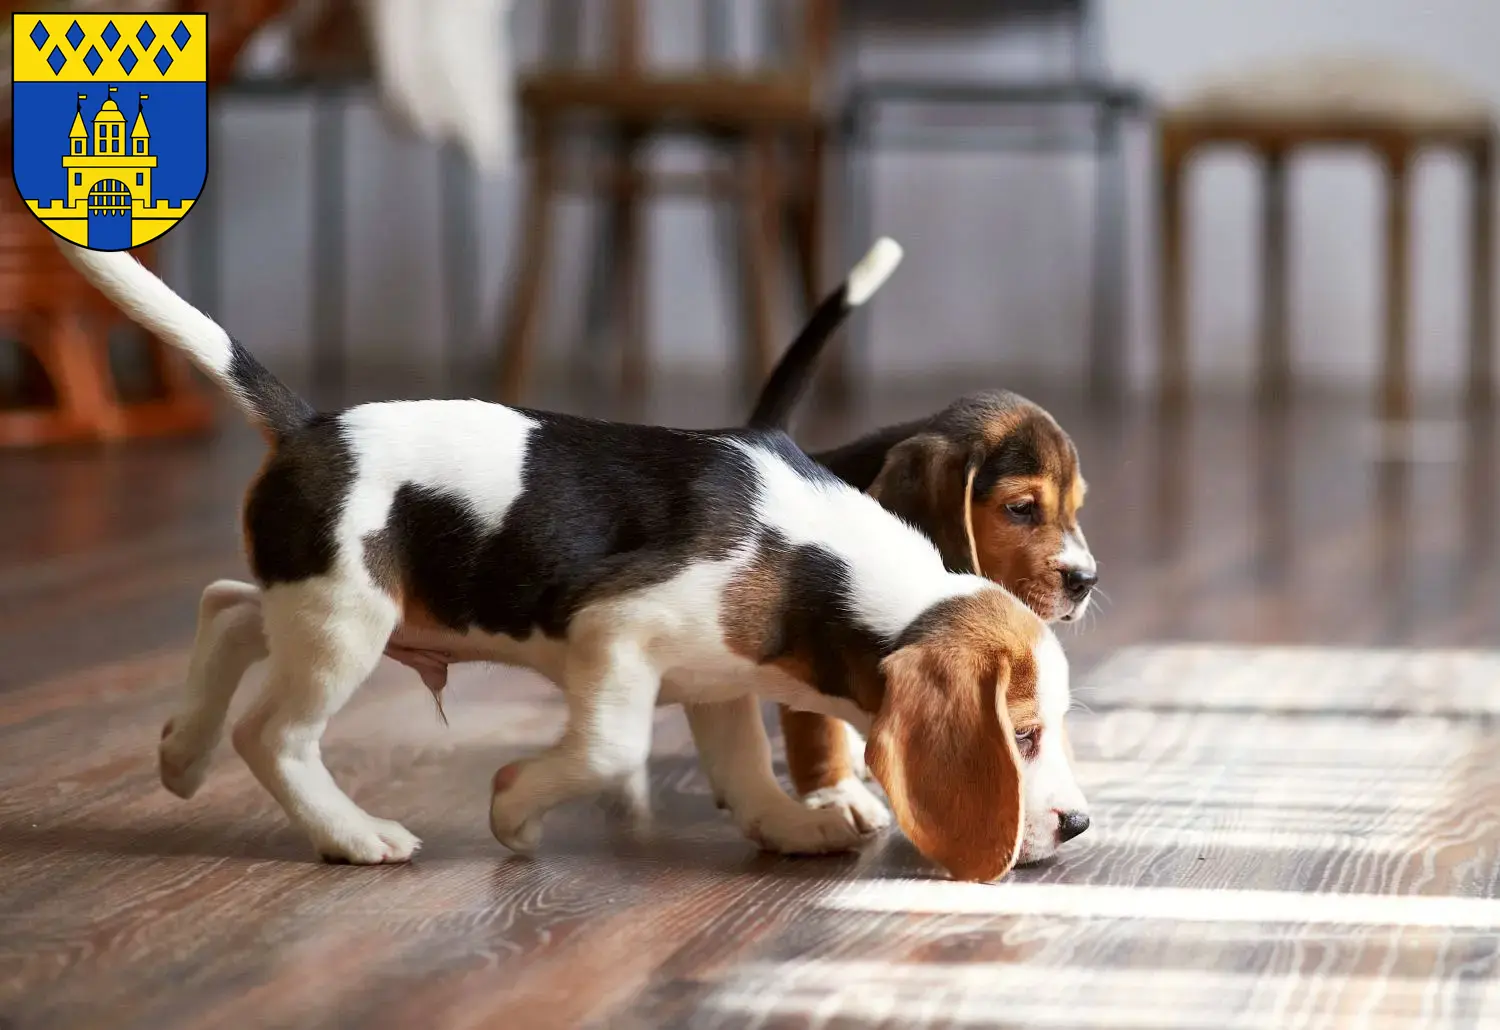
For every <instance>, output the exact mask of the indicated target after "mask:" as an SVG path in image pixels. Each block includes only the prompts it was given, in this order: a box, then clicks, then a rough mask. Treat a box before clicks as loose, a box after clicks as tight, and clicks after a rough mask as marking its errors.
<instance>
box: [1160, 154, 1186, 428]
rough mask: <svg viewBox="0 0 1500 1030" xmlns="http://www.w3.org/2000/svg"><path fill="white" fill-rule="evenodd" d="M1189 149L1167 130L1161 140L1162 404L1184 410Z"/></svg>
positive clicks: (1168, 407)
mask: <svg viewBox="0 0 1500 1030" xmlns="http://www.w3.org/2000/svg"><path fill="white" fill-rule="evenodd" d="M1186 156H1187V155H1186V153H1185V148H1184V145H1183V144H1182V142H1180V141H1179V140H1178V139H1177V137H1176V134H1175V133H1173V132H1172V131H1171V130H1170V129H1167V128H1163V130H1162V140H1161V187H1160V188H1161V198H1160V203H1161V209H1160V212H1159V213H1158V217H1159V218H1160V226H1159V229H1160V239H1161V281H1160V284H1159V289H1160V298H1159V303H1160V306H1161V310H1160V313H1159V316H1158V317H1159V318H1160V319H1161V344H1160V346H1161V371H1160V375H1161V402H1162V405H1163V406H1164V407H1166V408H1167V409H1169V410H1170V409H1180V408H1182V407H1183V406H1184V404H1185V403H1186V401H1187V380H1188V374H1187V338H1186V325H1185V321H1186V314H1187V313H1186V310H1185V308H1186V296H1185V287H1186V283H1185V279H1186V275H1185V269H1184V268H1183V260H1182V250H1183V239H1182V235H1183V228H1184V227H1183V224H1182V221H1183V219H1182V214H1183V212H1182V206H1183V204H1182V172H1183V164H1184V162H1185V160H1186Z"/></svg>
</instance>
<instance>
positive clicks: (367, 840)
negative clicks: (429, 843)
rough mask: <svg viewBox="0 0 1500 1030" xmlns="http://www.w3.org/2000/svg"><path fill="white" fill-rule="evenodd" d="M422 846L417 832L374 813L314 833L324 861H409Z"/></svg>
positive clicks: (317, 847)
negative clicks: (371, 815) (377, 816)
mask: <svg viewBox="0 0 1500 1030" xmlns="http://www.w3.org/2000/svg"><path fill="white" fill-rule="evenodd" d="M421 846H422V842H421V841H420V840H418V839H417V836H416V834H414V833H412V832H411V831H410V830H408V829H407V828H406V827H404V826H402V825H401V824H400V823H398V822H393V821H392V820H390V819H376V818H373V817H366V818H365V819H363V820H359V821H351V822H349V823H347V824H338V825H332V826H327V827H323V828H321V829H320V830H319V831H318V832H317V833H315V834H314V836H313V847H314V848H315V849H316V850H317V852H318V856H319V857H320V858H322V859H323V861H325V862H334V863H348V864H349V865H388V864H394V863H399V862H409V861H411V858H412V856H413V855H415V854H416V853H417V849H418V848H420V847H421Z"/></svg>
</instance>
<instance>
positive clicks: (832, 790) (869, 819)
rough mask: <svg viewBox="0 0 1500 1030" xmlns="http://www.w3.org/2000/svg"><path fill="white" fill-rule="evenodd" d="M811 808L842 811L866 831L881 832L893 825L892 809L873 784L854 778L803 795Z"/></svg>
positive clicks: (865, 832)
mask: <svg viewBox="0 0 1500 1030" xmlns="http://www.w3.org/2000/svg"><path fill="white" fill-rule="evenodd" d="M802 803H803V804H804V805H806V806H807V807H808V808H810V809H822V810H832V811H840V812H842V813H843V814H844V817H845V818H846V819H848V820H849V821H850V822H851V823H853V824H854V825H855V826H856V827H858V828H859V831H860V832H861V833H864V834H873V833H879V832H880V831H881V830H883V829H885V828H886V827H887V826H889V825H891V813H890V810H889V809H888V808H886V807H885V805H883V804H882V803H881V801H880V799H879V798H877V797H876V796H875V795H874V794H873V793H871V791H870V788H869V787H866V786H865V785H864V784H863V783H861V782H859V781H858V780H855V779H846V780H840V781H839V782H838V783H836V784H834V785H833V786H832V787H823V788H822V789H820V790H815V791H813V792H812V793H811V794H809V795H807V796H806V797H805V798H803V799H802Z"/></svg>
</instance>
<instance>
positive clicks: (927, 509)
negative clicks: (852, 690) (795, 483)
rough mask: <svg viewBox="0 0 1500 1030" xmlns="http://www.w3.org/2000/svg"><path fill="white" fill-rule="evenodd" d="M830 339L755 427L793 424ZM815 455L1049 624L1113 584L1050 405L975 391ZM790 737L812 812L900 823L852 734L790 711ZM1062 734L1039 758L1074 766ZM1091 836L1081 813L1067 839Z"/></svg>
mask: <svg viewBox="0 0 1500 1030" xmlns="http://www.w3.org/2000/svg"><path fill="white" fill-rule="evenodd" d="M825 342H826V337H824V338H818V337H811V336H803V337H800V338H799V339H798V340H797V341H796V342H794V343H793V345H792V346H791V347H790V348H788V350H787V352H786V353H785V354H784V355H783V357H782V359H781V361H779V362H778V363H777V366H776V368H775V369H774V370H773V371H772V373H771V376H770V377H769V379H767V381H766V385H765V387H764V389H763V390H762V392H761V395H760V397H759V398H758V399H757V402H756V404H755V408H754V411H753V413H752V414H751V416H750V419H749V422H748V425H751V426H754V427H758V428H763V429H785V428H787V427H788V424H789V422H790V418H791V413H792V411H793V409H794V408H795V407H796V405H797V402H798V400H799V399H800V397H801V396H802V394H803V392H804V391H805V389H806V387H807V384H808V383H809V381H810V380H811V378H812V370H813V366H814V365H815V363H816V360H817V357H818V355H819V352H820V351H821V350H822V347H823V345H824V344H825ZM812 457H813V459H814V460H815V461H817V462H818V463H819V464H820V465H822V466H824V467H825V468H827V469H829V470H830V471H832V472H833V473H834V474H835V475H837V476H838V477H839V478H840V479H842V480H843V481H844V482H846V483H848V484H850V485H851V486H854V487H856V488H857V489H860V490H866V491H868V492H869V493H870V494H871V495H872V496H873V497H876V498H877V499H879V501H880V502H881V504H883V505H884V506H885V507H886V508H888V509H889V510H890V511H892V512H895V513H896V514H897V515H900V516H901V517H902V518H903V519H905V520H906V521H907V522H909V523H911V524H912V525H913V526H916V527H917V528H918V529H920V530H921V531H922V532H923V533H925V534H926V535H927V536H928V537H929V538H931V539H932V540H933V542H934V543H936V544H937V547H938V550H939V551H940V552H941V554H942V556H943V561H944V563H945V564H946V565H947V567H948V568H949V569H951V570H953V571H955V572H969V573H977V574H979V575H983V576H985V577H987V578H989V579H992V580H994V581H996V582H997V583H1000V584H1002V585H1003V586H1005V587H1006V588H1007V589H1009V590H1010V591H1011V592H1012V593H1013V594H1015V595H1016V596H1017V597H1019V598H1021V599H1022V600H1023V601H1025V602H1026V604H1027V605H1029V606H1030V607H1031V609H1032V610H1033V611H1034V612H1036V614H1037V615H1039V616H1041V617H1042V618H1043V619H1045V620H1047V621H1049V622H1051V621H1061V622H1072V621H1075V620H1077V619H1080V618H1082V617H1083V615H1084V613H1085V611H1086V610H1087V609H1088V605H1089V601H1090V598H1091V596H1092V592H1093V590H1094V587H1095V585H1096V584H1097V583H1098V579H1099V577H1098V565H1097V563H1096V562H1095V560H1094V557H1093V555H1092V554H1091V553H1090V551H1089V546H1088V543H1087V541H1086V540H1085V538H1084V534H1083V530H1082V529H1081V528H1080V526H1079V523H1078V510H1079V508H1080V507H1081V506H1082V505H1083V499H1084V494H1085V492H1086V490H1087V486H1086V484H1085V483H1084V480H1083V476H1082V474H1081V473H1080V471H1079V463H1078V452H1077V449H1076V448H1075V447H1074V445H1073V441H1072V440H1071V439H1070V438H1069V437H1068V435H1067V433H1065V432H1064V431H1063V429H1062V427H1061V426H1059V425H1058V423H1057V421H1056V420H1055V419H1053V417H1052V416H1051V415H1050V414H1049V413H1048V412H1047V411H1045V410H1044V409H1043V408H1041V407H1039V406H1038V405H1036V404H1033V403H1032V402H1030V401H1028V400H1026V399H1025V398H1023V397H1020V396H1018V395H1016V394H1014V393H1010V392H1007V391H1003V390H992V391H986V392H981V393H973V394H969V395H967V396H965V397H961V398H959V399H958V400H956V401H954V402H953V403H952V404H950V405H949V406H948V407H946V408H944V409H943V410H942V411H940V412H938V413H937V414H935V415H932V416H929V417H927V418H923V419H917V420H915V421H912V422H906V423H902V424H900V425H894V426H888V427H886V428H883V429H879V430H877V431H875V432H873V433H871V434H869V435H868V436H865V437H863V438H861V439H859V440H856V441H854V442H852V443H849V444H845V445H844V446H842V447H837V448H834V449H832V450H828V451H823V452H819V453H814V454H813V455H812ZM781 728H782V735H783V737H784V739H785V742H786V755H787V767H788V772H789V773H790V775H791V778H792V782H793V784H794V785H795V787H796V789H797V791H798V792H799V793H800V794H802V795H803V797H804V799H805V800H806V803H807V804H809V805H811V806H814V807H826V806H833V807H839V808H843V809H846V810H849V811H850V812H852V813H853V814H854V817H855V818H856V819H857V820H858V821H859V822H861V823H862V824H865V825H869V826H879V825H881V824H882V823H883V822H886V821H888V819H887V817H886V815H885V811H884V807H883V806H882V805H881V804H880V802H879V801H878V800H877V799H876V798H875V797H874V795H873V794H871V793H870V792H869V790H867V789H866V788H865V787H864V786H863V785H862V784H861V783H860V782H859V781H860V779H862V778H864V777H865V776H866V775H867V772H868V771H867V769H866V768H865V767H864V763H862V762H861V761H860V760H859V757H858V752H859V747H858V746H857V745H858V742H857V741H851V740H850V734H849V732H848V727H847V726H841V725H839V724H838V723H837V722H836V721H834V720H831V719H828V718H827V717H825V716H821V715H818V714H816V713H812V712H804V711H796V710H794V709H791V708H787V707H785V706H783V707H782V708H781ZM1058 731H1059V732H1056V733H1054V734H1052V735H1051V738H1050V739H1049V740H1048V741H1046V742H1044V743H1043V744H1042V745H1041V746H1040V747H1039V748H1038V752H1037V754H1038V760H1039V761H1044V762H1046V761H1054V762H1059V763H1063V764H1066V762H1067V757H1066V755H1065V754H1063V751H1064V750H1065V748H1066V742H1065V738H1064V736H1063V734H1062V733H1061V732H1060V731H1061V727H1060V726H1059V727H1058ZM1087 826H1088V823H1087V821H1086V819H1085V818H1084V817H1083V816H1082V815H1081V814H1080V815H1079V817H1078V818H1076V819H1074V821H1073V822H1071V823H1070V824H1069V827H1068V830H1067V832H1066V833H1065V834H1064V835H1063V839H1064V840H1066V839H1068V838H1069V837H1071V836H1076V835H1077V834H1079V833H1082V832H1083V830H1085V829H1087ZM1033 850H1045V849H1040V848H1037V849H1033Z"/></svg>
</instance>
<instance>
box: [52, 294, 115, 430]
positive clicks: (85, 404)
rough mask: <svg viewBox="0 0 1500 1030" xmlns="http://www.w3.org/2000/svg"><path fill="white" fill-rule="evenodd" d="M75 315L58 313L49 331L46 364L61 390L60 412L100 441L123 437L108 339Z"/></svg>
mask: <svg viewBox="0 0 1500 1030" xmlns="http://www.w3.org/2000/svg"><path fill="white" fill-rule="evenodd" d="M92 328H93V327H92V326H90V325H88V324H86V323H85V321H84V320H83V319H82V318H81V317H80V316H79V315H77V314H75V313H73V312H58V313H56V314H55V315H54V316H53V318H52V320H51V325H50V326H49V327H48V334H47V342H46V350H45V354H44V356H43V358H42V361H43V364H44V365H45V366H47V371H48V373H49V375H50V376H51V379H52V384H53V387H54V389H56V390H57V407H58V411H59V412H60V413H62V414H63V415H64V417H65V418H67V419H68V420H70V421H73V422H76V423H78V424H80V425H86V426H88V427H89V428H90V429H91V430H92V431H93V433H94V435H95V436H96V437H98V438H100V439H109V438H111V437H114V436H118V435H119V430H120V417H119V408H118V407H117V405H116V404H115V398H114V388H113V387H114V384H113V379H112V377H111V376H110V372H109V354H108V348H107V347H106V346H105V342H104V339H103V338H102V337H101V336H99V335H98V334H96V333H94V332H91V331H90V330H91V329H92Z"/></svg>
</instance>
